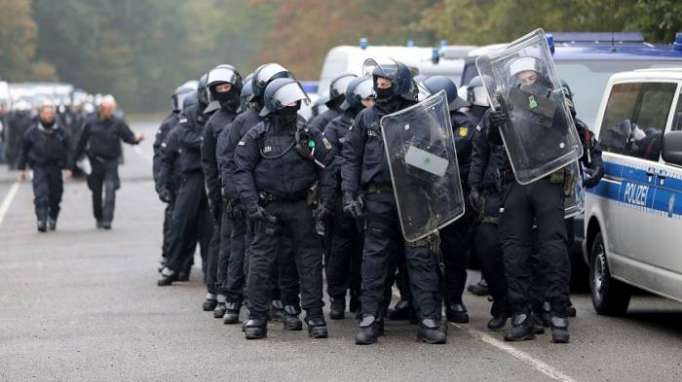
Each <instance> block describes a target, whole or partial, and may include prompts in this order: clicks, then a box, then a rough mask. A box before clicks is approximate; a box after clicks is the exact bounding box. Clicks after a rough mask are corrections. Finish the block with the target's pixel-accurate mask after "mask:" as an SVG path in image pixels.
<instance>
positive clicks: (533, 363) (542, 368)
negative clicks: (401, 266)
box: [392, 288, 576, 382]
mask: <svg viewBox="0 0 682 382" xmlns="http://www.w3.org/2000/svg"><path fill="white" fill-rule="evenodd" d="M392 294H393V297H395V298H397V299H400V294H398V293H397V290H396V288H393V290H392ZM450 325H452V326H454V327H456V328H457V329H459V330H462V331H465V332H467V334H469V335H470V336H472V337H474V338H476V339H478V340H479V341H481V342H485V343H486V344H488V345H491V346H493V347H495V348H497V349H498V350H502V351H503V352H505V353H507V354H509V355H511V356H512V357H514V358H516V359H518V360H519V361H522V362H523V363H525V364H527V365H528V366H530V367H532V368H533V369H535V370H537V371H539V372H541V373H542V374H544V375H546V376H548V377H549V378H551V379H553V380H555V381H561V382H576V380H575V379H573V378H572V377H569V376H568V375H566V374H564V373H562V372H561V371H559V370H557V369H556V368H554V367H552V366H550V365H548V364H547V363H545V362H542V361H540V360H539V359H536V358H533V356H531V355H530V354H528V353H526V352H524V351H521V350H519V349H516V348H515V347H513V346H511V345H509V344H507V343H505V342H503V341H500V340H498V339H496V338H494V337H492V336H490V335H488V334H486V333H484V332H482V331H480V330H477V329H473V328H468V327H465V326H462V325H457V324H454V323H452V322H451V323H450Z"/></svg>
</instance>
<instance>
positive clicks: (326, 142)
mask: <svg viewBox="0 0 682 382" xmlns="http://www.w3.org/2000/svg"><path fill="white" fill-rule="evenodd" d="M322 143H324V148H325V149H327V150H331V149H332V144H331V142H329V139H327V138H326V137H325V138H322Z"/></svg>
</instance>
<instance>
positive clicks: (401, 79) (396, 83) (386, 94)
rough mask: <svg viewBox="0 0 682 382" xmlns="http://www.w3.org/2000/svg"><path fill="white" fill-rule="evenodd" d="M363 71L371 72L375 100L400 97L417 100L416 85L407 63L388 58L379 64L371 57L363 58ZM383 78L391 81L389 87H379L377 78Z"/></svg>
mask: <svg viewBox="0 0 682 382" xmlns="http://www.w3.org/2000/svg"><path fill="white" fill-rule="evenodd" d="M363 68H365V70H363V72H364V73H371V75H372V80H373V85H374V92H375V94H376V97H377V101H384V100H387V99H393V98H402V99H405V100H408V101H416V100H417V93H418V92H417V87H416V86H415V83H414V80H413V73H412V71H410V68H408V67H407V65H405V64H403V63H401V62H398V61H395V60H390V61H389V62H388V63H386V64H380V63H378V62H377V61H376V60H374V59H372V58H368V59H367V60H365V62H364V64H363ZM379 78H383V79H386V80H389V81H390V82H391V86H390V87H389V88H383V89H382V88H379V86H378V85H377V82H378V79H379Z"/></svg>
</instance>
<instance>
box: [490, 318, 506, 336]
mask: <svg viewBox="0 0 682 382" xmlns="http://www.w3.org/2000/svg"><path fill="white" fill-rule="evenodd" d="M507 318H509V317H508V316H506V315H500V316H496V317H493V318H491V319H490V321H488V329H489V330H492V331H494V332H496V331H498V330H502V329H503V328H504V326H505V325H507Z"/></svg>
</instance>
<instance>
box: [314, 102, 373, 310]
mask: <svg viewBox="0 0 682 382" xmlns="http://www.w3.org/2000/svg"><path fill="white" fill-rule="evenodd" d="M357 113H358V111H354V110H350V109H349V110H346V111H344V112H343V113H342V114H341V115H340V116H338V117H336V118H334V119H333V120H332V121H331V122H330V123H329V124H328V125H327V127H326V129H325V131H324V136H325V137H326V138H327V139H328V140H329V142H330V144H331V145H332V147H333V150H334V152H335V153H336V155H335V157H334V161H333V162H332V164H331V165H330V166H329V174H328V176H327V177H325V179H326V181H325V182H324V183H323V184H322V187H321V200H322V203H323V204H324V205H325V206H326V207H327V208H329V209H330V210H331V212H332V214H333V216H331V217H330V218H329V219H327V220H331V224H327V227H328V228H327V231H330V232H325V233H326V234H328V235H330V237H331V240H330V246H329V253H328V254H327V261H326V263H325V271H326V274H327V293H328V294H329V297H330V298H331V299H332V300H334V299H342V300H344V306H345V298H346V291H348V290H350V296H351V302H352V304H351V311H353V309H354V308H355V306H354V305H355V304H357V303H359V297H360V268H361V267H360V266H361V264H362V241H363V237H362V231H361V229H360V227H359V222H358V221H357V220H356V219H354V218H353V217H352V216H349V215H347V214H345V213H344V212H343V200H342V197H341V167H342V164H343V157H342V155H341V152H342V147H343V145H345V144H346V141H347V135H348V131H349V130H350V127H351V126H352V125H353V121H354V119H355V115H356V114H357Z"/></svg>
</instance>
